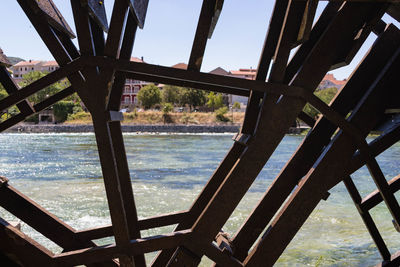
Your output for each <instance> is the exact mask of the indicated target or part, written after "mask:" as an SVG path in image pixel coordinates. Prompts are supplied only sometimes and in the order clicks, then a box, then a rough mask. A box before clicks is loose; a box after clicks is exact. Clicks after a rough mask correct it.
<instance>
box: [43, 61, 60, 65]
mask: <svg viewBox="0 0 400 267" xmlns="http://www.w3.org/2000/svg"><path fill="white" fill-rule="evenodd" d="M52 66H56V67H58V63H57V61H54V60H53V61H47V62H45V63H44V64H43V67H52Z"/></svg>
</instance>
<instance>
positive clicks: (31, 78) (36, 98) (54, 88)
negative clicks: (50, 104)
mask: <svg viewBox="0 0 400 267" xmlns="http://www.w3.org/2000/svg"><path fill="white" fill-rule="evenodd" d="M46 75H47V73H45V72H40V71H32V72H29V73H27V74H25V75H23V76H22V78H23V80H22V82H21V83H20V86H22V87H25V86H27V85H29V84H31V83H33V82H35V81H37V80H39V79H40V78H42V77H44V76H46ZM67 85H68V84H66V83H64V82H62V81H61V82H57V83H54V84H52V85H50V86H48V87H46V88H45V89H43V90H40V91H39V92H37V93H36V94H34V95H32V96H30V97H29V98H28V100H29V101H30V102H33V103H34V104H37V103H39V102H42V101H43V100H44V99H46V98H47V97H48V96H51V95H54V94H55V93H57V92H59V91H61V90H62V89H64V88H66V87H67Z"/></svg>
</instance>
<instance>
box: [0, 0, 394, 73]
mask: <svg viewBox="0 0 400 267" xmlns="http://www.w3.org/2000/svg"><path fill="white" fill-rule="evenodd" d="M53 1H54V3H55V4H56V5H57V7H58V8H59V10H60V11H61V13H62V14H63V15H64V17H65V19H66V20H67V22H68V24H69V25H70V26H71V27H72V29H74V30H75V25H74V20H73V16H72V11H71V5H70V1H68V0H53ZM1 2H2V4H1V8H2V16H0V25H2V26H0V36H1V38H0V47H1V48H2V49H3V50H4V53H5V54H6V55H7V56H14V57H21V58H23V59H25V60H29V59H32V60H53V57H52V56H51V54H50V53H49V51H48V50H47V48H46V47H45V45H44V44H43V42H42V41H41V39H40V38H39V36H38V34H37V33H36V32H35V30H34V28H33V26H32V25H31V23H30V21H29V20H28V19H27V18H26V16H25V14H24V13H23V11H22V9H21V8H20V7H19V5H18V3H17V1H16V0H1ZM274 2H275V1H272V0H248V1H243V0H225V2H224V7H223V10H222V13H221V16H220V18H219V21H218V24H217V26H216V28H215V31H214V34H213V36H212V38H211V39H210V40H209V41H208V43H207V47H206V52H205V55H204V60H203V66H202V69H201V71H203V72H208V71H211V70H213V69H215V68H217V67H222V68H224V69H225V70H236V69H239V68H257V64H258V60H259V56H260V53H261V49H262V45H263V43H264V39H265V35H266V32H267V29H268V24H269V19H270V16H271V13H272V9H273V4H274ZM104 3H105V6H106V11H107V15H108V19H110V15H111V11H112V6H113V3H114V1H113V0H105V1H104ZM201 4H202V0H150V1H149V7H148V12H147V17H146V22H145V26H144V29H143V30H138V32H137V35H136V40H135V45H134V49H133V54H132V56H136V57H143V58H144V60H145V62H147V63H151V64H157V65H163V66H172V65H174V64H176V63H180V62H184V63H187V62H188V60H189V56H190V51H191V47H192V43H193V38H194V34H195V31H196V27H197V21H198V17H199V14H200V9H201ZM325 5H326V3H320V5H319V8H318V12H317V16H316V17H318V15H319V13H320V12H321V11H322V8H323V6H325ZM384 20H385V21H386V22H393V20H392V19H391V18H390V17H388V16H386V15H385V17H384ZM396 25H397V26H398V27H399V24H398V23H397V22H396ZM75 32H76V31H75ZM375 38H376V36H375V35H374V34H371V35H370V37H369V38H368V39H367V41H366V43H365V45H364V46H363V47H362V49H361V50H360V52H359V53H358V54H357V56H356V57H355V59H354V60H353V62H352V63H351V64H350V65H349V66H346V67H342V68H340V69H338V70H335V71H334V72H333V73H334V75H335V77H336V78H337V79H345V78H347V77H348V76H349V75H350V73H351V71H352V70H353V69H354V68H355V66H357V64H358V62H359V61H360V60H361V59H362V57H363V55H364V54H365V53H366V52H367V50H368V48H369V47H370V46H371V44H372V43H373V41H374V39H375ZM74 42H75V44H77V41H76V39H75V40H74Z"/></svg>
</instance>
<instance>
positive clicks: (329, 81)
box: [318, 73, 347, 90]
mask: <svg viewBox="0 0 400 267" xmlns="http://www.w3.org/2000/svg"><path fill="white" fill-rule="evenodd" d="M346 82H347V80H336V78H335V76H333V74H331V73H328V74H326V75H325V77H324V78H323V79H322V82H321V83H320V84H319V86H318V89H319V90H324V89H327V88H332V87H335V88H337V89H341V88H342V87H343V86H344V85H345V84H346Z"/></svg>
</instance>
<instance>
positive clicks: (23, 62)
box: [14, 60, 42, 67]
mask: <svg viewBox="0 0 400 267" xmlns="http://www.w3.org/2000/svg"><path fill="white" fill-rule="evenodd" d="M40 62H42V61H39V60H29V61H20V62H18V63H17V64H15V65H14V66H16V67H18V66H33V65H36V64H39V63H40Z"/></svg>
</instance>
